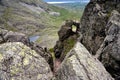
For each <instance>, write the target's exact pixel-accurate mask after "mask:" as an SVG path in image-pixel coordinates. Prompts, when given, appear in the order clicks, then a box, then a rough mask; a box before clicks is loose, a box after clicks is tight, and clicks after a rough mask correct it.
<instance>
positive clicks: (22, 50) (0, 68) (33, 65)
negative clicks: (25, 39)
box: [0, 42, 52, 80]
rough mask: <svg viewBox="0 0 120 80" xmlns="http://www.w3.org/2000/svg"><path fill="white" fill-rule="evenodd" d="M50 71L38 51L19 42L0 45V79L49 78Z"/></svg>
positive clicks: (29, 79) (28, 79) (40, 79)
mask: <svg viewBox="0 0 120 80" xmlns="http://www.w3.org/2000/svg"><path fill="white" fill-rule="evenodd" d="M51 78H52V72H51V69H50V67H49V65H48V64H47V62H46V61H45V59H44V58H42V57H41V56H40V55H39V54H38V53H36V52H35V51H34V50H31V49H30V48H29V47H27V46H25V45H24V44H23V43H20V42H9V43H4V44H1V45H0V80H50V79H51Z"/></svg>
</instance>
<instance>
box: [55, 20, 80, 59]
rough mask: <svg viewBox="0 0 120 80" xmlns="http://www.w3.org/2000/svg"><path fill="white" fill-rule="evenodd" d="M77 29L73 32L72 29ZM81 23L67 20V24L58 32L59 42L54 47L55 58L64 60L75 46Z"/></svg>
mask: <svg viewBox="0 0 120 80" xmlns="http://www.w3.org/2000/svg"><path fill="white" fill-rule="evenodd" d="M72 26H74V27H75V28H76V30H75V31H73V28H74V27H72ZM78 30H79V23H77V22H75V21H72V20H67V21H66V22H65V24H63V25H62V26H61V29H60V30H59V31H58V36H59V41H57V42H56V45H55V47H54V52H55V57H56V58H61V60H63V59H64V57H65V55H66V54H67V52H69V50H70V49H71V48H72V47H73V46H74V44H75V42H76V41H77V38H78Z"/></svg>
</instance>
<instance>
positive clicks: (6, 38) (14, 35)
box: [0, 29, 30, 45]
mask: <svg viewBox="0 0 120 80" xmlns="http://www.w3.org/2000/svg"><path fill="white" fill-rule="evenodd" d="M0 38H1V41H0V43H4V42H22V43H24V44H26V45H29V44H30V41H29V39H28V37H27V36H26V35H25V34H22V33H18V32H12V31H7V30H2V29H1V30H0Z"/></svg>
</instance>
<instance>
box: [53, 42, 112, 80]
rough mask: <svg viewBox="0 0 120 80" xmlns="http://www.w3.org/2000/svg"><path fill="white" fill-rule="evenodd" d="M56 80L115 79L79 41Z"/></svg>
mask: <svg viewBox="0 0 120 80" xmlns="http://www.w3.org/2000/svg"><path fill="white" fill-rule="evenodd" d="M55 80H114V79H113V78H112V77H111V76H110V74H109V73H108V72H107V71H106V70H105V68H104V66H103V65H102V64H101V63H100V62H99V61H98V60H97V59H95V58H93V57H92V56H91V54H90V53H89V52H88V50H87V49H86V48H85V47H84V46H83V45H82V44H81V43H79V42H77V43H76V45H75V46H74V48H73V49H72V50H71V51H70V52H69V53H68V54H67V55H66V58H65V59H64V61H63V62H62V64H61V66H60V68H59V70H58V71H57V73H56V79H55Z"/></svg>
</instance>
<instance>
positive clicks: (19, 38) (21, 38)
mask: <svg viewBox="0 0 120 80" xmlns="http://www.w3.org/2000/svg"><path fill="white" fill-rule="evenodd" d="M6 42H22V43H24V44H25V45H27V46H28V47H30V48H31V49H33V50H35V51H36V52H37V53H38V54H39V55H40V56H42V57H43V58H45V60H46V61H47V62H48V64H50V67H51V69H53V58H52V55H51V54H50V53H49V52H48V50H47V49H43V48H42V47H41V46H40V45H39V44H35V43H32V42H30V40H29V38H28V37H27V36H26V35H25V34H22V33H18V32H12V31H7V30H2V29H1V30H0V43H1V44H2V43H6Z"/></svg>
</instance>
